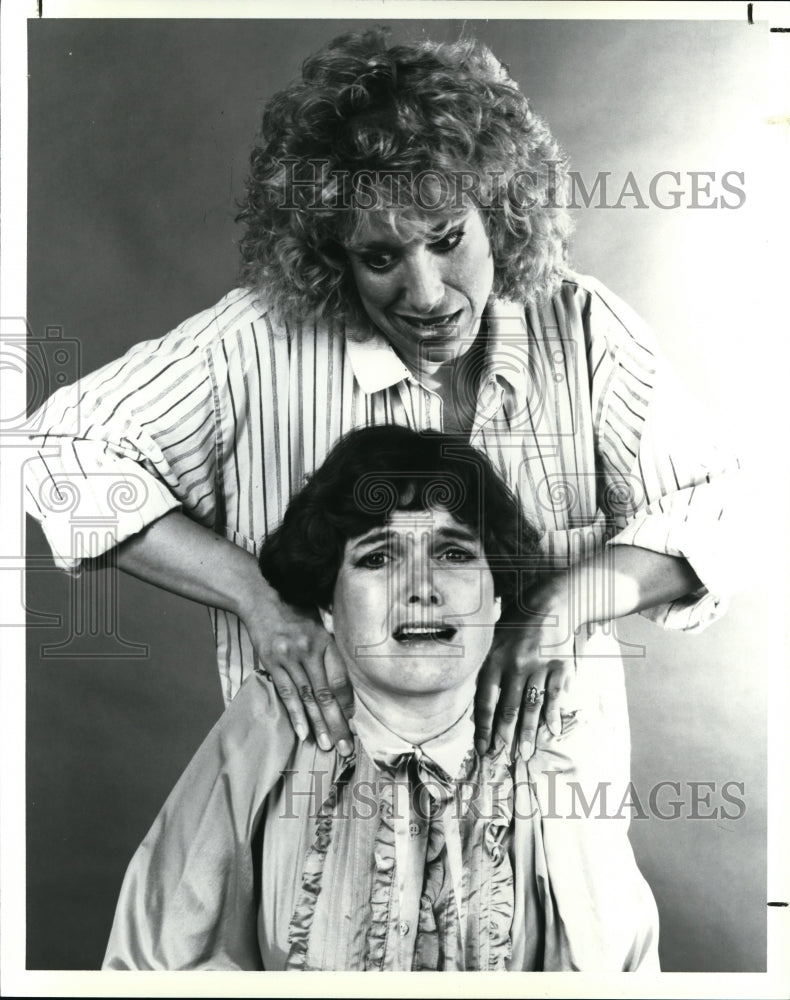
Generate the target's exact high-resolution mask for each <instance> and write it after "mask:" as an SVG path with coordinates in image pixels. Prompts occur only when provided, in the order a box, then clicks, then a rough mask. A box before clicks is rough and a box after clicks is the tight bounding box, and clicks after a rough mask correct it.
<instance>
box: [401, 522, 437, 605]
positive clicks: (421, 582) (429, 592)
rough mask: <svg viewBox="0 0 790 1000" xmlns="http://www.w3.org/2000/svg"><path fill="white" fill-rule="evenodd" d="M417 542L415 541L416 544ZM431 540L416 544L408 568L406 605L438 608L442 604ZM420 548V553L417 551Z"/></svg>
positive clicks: (425, 539)
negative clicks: (430, 546)
mask: <svg viewBox="0 0 790 1000" xmlns="http://www.w3.org/2000/svg"><path fill="white" fill-rule="evenodd" d="M416 541H417V540H416V539H415V542H416ZM429 544H430V540H429V539H428V538H424V539H422V544H420V545H419V546H418V545H417V544H415V546H414V549H415V551H414V552H413V555H412V558H411V559H410V560H409V562H408V566H407V579H406V603H407V604H420V605H423V606H425V607H436V606H438V605H439V604H441V603H442V601H441V594H440V593H439V588H438V586H437V583H436V579H435V576H434V572H433V566H432V560H431V554H430V550H429ZM418 547H419V549H420V551H419V553H418V552H417V551H416V550H417V548H418Z"/></svg>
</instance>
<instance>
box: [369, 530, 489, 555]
mask: <svg viewBox="0 0 790 1000" xmlns="http://www.w3.org/2000/svg"><path fill="white" fill-rule="evenodd" d="M398 534H399V532H396V531H393V529H392V528H387V527H381V528H373V529H371V530H370V531H369V532H367V533H366V534H364V535H362V536H361V537H359V538H357V539H356V540H355V541H353V542H352V543H351V549H352V550H355V549H360V548H364V547H365V546H368V545H377V544H378V543H379V542H388V541H391V540H392V539H393V538H394V537H396V535H398ZM410 534H416V532H410ZM434 541H437V542H472V543H473V544H476V545H482V543H481V541H480V536H479V535H478V534H477V533H476V532H474V531H472V530H471V529H470V528H465V527H464V526H463V525H460V526H459V527H457V528H456V527H453V526H450V525H448V526H447V527H442V528H437V529H436V531H435V533H434Z"/></svg>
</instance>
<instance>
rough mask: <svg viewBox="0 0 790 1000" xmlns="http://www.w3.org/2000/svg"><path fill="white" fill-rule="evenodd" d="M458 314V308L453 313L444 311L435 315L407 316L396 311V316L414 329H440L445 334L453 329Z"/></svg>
mask: <svg viewBox="0 0 790 1000" xmlns="http://www.w3.org/2000/svg"><path fill="white" fill-rule="evenodd" d="M460 316H461V310H460V309H458V310H456V311H455V312H454V313H444V314H442V315H436V316H407V315H405V314H404V313H398V318H399V319H402V320H403V322H404V323H407V324H408V325H409V326H411V327H413V328H414V329H415V330H420V331H427V330H441V331H442V332H444V333H447V334H449V333H452V332H453V331H454V329H455V327H456V326H457V324H458V320H459V318H460Z"/></svg>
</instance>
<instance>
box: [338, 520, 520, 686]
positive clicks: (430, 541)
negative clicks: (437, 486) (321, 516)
mask: <svg viewBox="0 0 790 1000" xmlns="http://www.w3.org/2000/svg"><path fill="white" fill-rule="evenodd" d="M500 610H501V609H500V602H499V599H498V598H496V597H495V596H494V580H493V577H492V575H491V570H490V568H489V566H488V561H487V559H486V557H485V554H484V552H483V548H482V545H481V543H480V539H479V538H478V537H477V535H476V534H475V533H474V532H473V531H472V530H471V529H470V528H468V527H467V526H466V525H464V524H461V523H460V522H458V521H456V520H455V518H454V517H453V516H452V515H451V514H449V513H448V512H447V511H443V510H429V511H416V512H412V511H398V512H396V513H394V514H393V515H392V516H391V517H390V519H389V521H388V522H387V524H386V525H382V526H381V527H377V528H373V529H372V530H370V531H368V532H367V533H365V534H363V535H360V536H359V537H358V538H353V539H351V540H350V541H349V542H347V544H346V549H345V553H344V556H343V562H342V565H341V567H340V572H339V574H338V577H337V583H336V584H335V590H334V595H333V601H332V607H331V608H330V609H328V610H325V611H322V613H321V614H322V618H323V621H324V625H325V626H326V628H327V629H328V631H330V632H331V633H332V634H334V636H335V641H336V643H337V647H338V649H339V651H340V653H341V656H342V657H343V660H344V662H345V664H346V667H347V669H348V671H349V676H350V678H351V681H352V683H354V685H355V686H356V687H357V688H358V689H361V690H363V691H366V692H368V693H369V694H373V695H375V694H376V693H382V692H387V693H388V694H390V695H403V696H408V695H428V694H438V693H439V692H444V691H449V690H453V689H455V688H458V687H461V686H462V685H464V684H466V683H468V682H470V681H473V678H475V677H476V675H477V672H478V670H479V669H480V667H481V666H482V664H483V661H484V659H485V658H486V656H487V655H488V651H489V649H490V648H491V643H492V641H493V637H494V625H495V624H496V622H497V621H498V619H499V615H500Z"/></svg>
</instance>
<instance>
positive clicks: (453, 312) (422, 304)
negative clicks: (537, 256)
mask: <svg viewBox="0 0 790 1000" xmlns="http://www.w3.org/2000/svg"><path fill="white" fill-rule="evenodd" d="M426 221H427V225H428V226H429V229H428V231H427V232H425V233H424V235H422V236H420V237H419V238H417V239H412V240H408V241H407V240H405V239H404V238H403V237H401V236H399V234H398V233H396V232H395V231H394V230H393V228H392V226H391V225H390V224H389V223H388V221H387V217H386V215H384V214H383V213H377V212H374V211H371V212H369V213H367V216H366V218H365V221H364V224H363V228H362V231H361V233H360V234H359V235H358V236H357V237H356V238H355V240H354V242H353V244H348V245H347V246H346V251H347V253H348V256H349V260H350V262H351V270H352V272H353V275H354V280H355V282H356V286H357V290H358V292H359V297H360V299H361V301H362V305H363V306H364V307H365V311H366V312H367V314H368V316H369V317H370V318H371V320H372V321H373V322H374V323H375V324H376V326H377V327H378V328H379V329H380V330H381V332H382V333H383V334H384V335H385V336H386V337H387V338H388V340H389V341H390V343H391V344H392V346H393V347H394V349H395V350H396V351H397V353H398V354H399V355H400V357H401V358H402V359H403V361H404V362H405V364H406V365H407V366H408V367H409V368H410V369H411V370H412V371H413V372H414V373H415V374H416V375H428V376H430V375H432V374H433V373H434V372H435V371H436V369H437V368H438V367H439V366H440V365H441V364H444V363H446V362H448V361H453V360H455V359H456V358H458V357H460V356H461V355H462V354H464V353H465V352H466V351H467V350H468V349H469V347H470V346H471V345H472V342H473V341H474V338H475V337H476V336H477V332H478V329H479V326H480V318H481V316H482V315H483V311H484V309H485V305H486V302H487V300H488V298H489V296H490V294H491V287H492V285H493V282H494V260H493V257H492V254H491V246H490V244H489V241H488V235H487V233H486V231H485V227H484V226H483V220H482V218H481V217H480V213H479V211H478V210H477V209H476V208H472V209H470V210H469V212H468V213H467V214H466V215H462V216H458V215H456V216H454V217H452V218H451V217H450V216H449V215H448V214H442V213H438V212H437V213H431V215H430V216H426ZM448 226H449V228H448Z"/></svg>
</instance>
